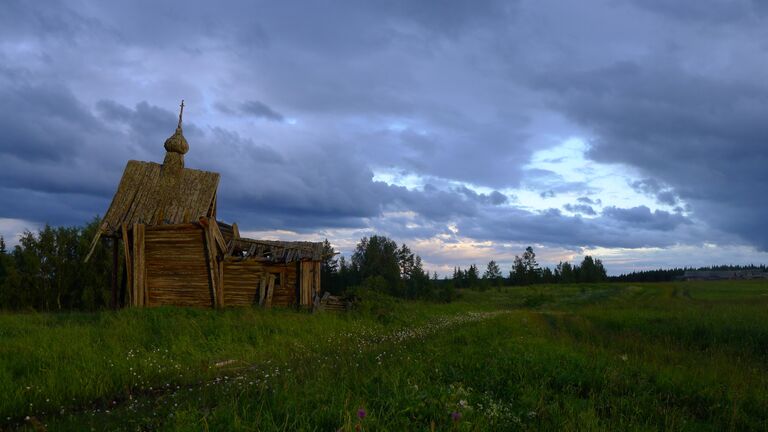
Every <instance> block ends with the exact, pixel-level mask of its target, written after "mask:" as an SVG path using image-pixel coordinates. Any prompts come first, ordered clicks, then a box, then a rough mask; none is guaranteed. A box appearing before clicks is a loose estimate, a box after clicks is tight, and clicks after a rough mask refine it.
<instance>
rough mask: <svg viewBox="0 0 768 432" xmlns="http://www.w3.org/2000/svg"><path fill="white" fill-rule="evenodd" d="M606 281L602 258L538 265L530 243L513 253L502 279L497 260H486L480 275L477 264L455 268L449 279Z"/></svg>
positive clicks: (497, 283)
mask: <svg viewBox="0 0 768 432" xmlns="http://www.w3.org/2000/svg"><path fill="white" fill-rule="evenodd" d="M606 280H608V276H607V273H606V271H605V267H604V266H603V263H602V261H600V260H599V259H596V258H593V257H591V256H589V255H587V256H585V257H584V259H583V260H582V261H581V264H571V263H569V262H562V261H561V262H560V263H558V264H557V265H556V266H555V267H554V269H550V268H549V267H541V266H539V264H538V262H537V261H536V253H535V252H534V251H533V248H532V247H531V246H528V247H527V248H525V251H523V253H522V255H515V258H514V260H513V262H512V270H510V271H509V275H508V276H507V277H506V278H505V277H504V276H503V275H502V272H501V270H500V268H499V265H498V264H497V263H496V261H494V260H491V261H489V262H488V265H487V266H486V269H485V271H484V272H483V274H482V275H481V274H480V272H479V270H478V268H477V266H476V265H474V264H472V265H470V266H469V268H467V269H466V270H462V269H461V267H456V268H454V270H453V276H452V278H451V281H452V282H453V284H454V285H455V286H456V287H457V288H478V289H485V288H490V287H501V286H502V285H518V286H519V285H532V284H537V283H581V282H604V281H606Z"/></svg>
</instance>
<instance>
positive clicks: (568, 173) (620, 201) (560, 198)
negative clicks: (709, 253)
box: [373, 138, 673, 217]
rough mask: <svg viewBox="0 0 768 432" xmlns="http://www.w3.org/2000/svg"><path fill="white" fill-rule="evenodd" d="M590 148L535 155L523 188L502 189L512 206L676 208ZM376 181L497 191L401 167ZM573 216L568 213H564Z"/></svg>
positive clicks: (379, 172)
mask: <svg viewBox="0 0 768 432" xmlns="http://www.w3.org/2000/svg"><path fill="white" fill-rule="evenodd" d="M588 150H589V144H587V143H586V142H585V141H584V140H582V139H579V138H570V139H567V140H565V141H564V142H562V143H561V144H559V145H557V146H555V147H552V148H548V149H545V150H540V151H537V152H535V153H534V154H533V155H532V157H531V160H530V161H529V162H528V164H526V165H525V166H524V168H523V169H524V171H523V173H524V177H523V179H522V182H521V184H520V186H519V187H515V188H506V189H503V190H500V192H502V193H504V194H505V195H507V196H508V197H509V198H510V204H509V205H513V206H515V207H520V208H524V209H526V210H530V211H541V210H547V209H550V208H558V209H561V210H564V209H563V207H564V206H566V205H569V204H571V205H573V204H578V203H579V202H578V199H579V198H583V197H586V198H589V199H591V200H592V201H594V202H595V203H599V204H591V205H592V207H593V209H594V210H595V212H596V214H595V215H588V214H582V216H583V217H590V216H596V215H597V214H599V213H600V209H601V208H602V207H607V206H616V207H620V208H629V207H637V206H643V205H644V206H646V207H648V208H650V209H651V211H654V210H657V209H660V210H666V211H672V210H673V208H672V207H670V206H668V205H665V204H661V203H658V202H657V201H656V200H655V199H654V198H653V197H651V196H648V195H646V194H643V193H640V192H637V191H635V190H634V189H633V188H632V187H631V183H632V182H634V181H638V180H640V178H641V176H640V175H639V173H637V171H636V170H634V169H633V168H631V167H627V166H624V165H618V164H603V163H599V162H595V161H592V160H590V159H588V158H586V157H585V154H586V152H587V151H588ZM373 172H374V177H373V179H374V180H375V181H381V182H384V183H387V184H389V185H396V186H401V187H405V188H408V189H410V190H418V189H423V188H424V186H425V185H427V184H429V185H431V186H434V187H436V188H438V189H450V188H453V187H460V186H464V187H467V188H468V189H471V190H473V191H475V192H477V193H484V194H488V193H491V192H493V189H491V188H488V187H483V186H477V185H474V184H471V183H464V182H460V181H456V180H450V179H442V178H436V177H431V176H421V175H419V174H416V173H413V172H409V171H406V170H402V169H397V168H382V167H377V168H374V170H373ZM564 211H565V212H566V213H569V212H568V210H564Z"/></svg>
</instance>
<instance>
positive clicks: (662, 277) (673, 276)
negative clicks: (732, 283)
mask: <svg viewBox="0 0 768 432" xmlns="http://www.w3.org/2000/svg"><path fill="white" fill-rule="evenodd" d="M741 270H754V271H760V272H768V268H766V266H765V265H764V264H761V265H755V264H749V265H716V266H709V267H682V268H670V269H656V270H640V271H633V272H630V273H624V274H621V275H619V276H611V277H610V278H608V279H609V280H610V281H611V282H671V281H674V280H678V279H680V278H682V276H683V275H684V274H685V272H687V271H741Z"/></svg>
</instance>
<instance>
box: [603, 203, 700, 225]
mask: <svg viewBox="0 0 768 432" xmlns="http://www.w3.org/2000/svg"><path fill="white" fill-rule="evenodd" d="M603 215H604V216H607V217H610V218H612V219H615V220H617V221H620V222H626V223H627V224H629V225H630V226H634V227H641V228H648V229H653V230H655V231H670V230H673V229H675V228H677V227H678V226H679V225H680V224H686V223H690V221H689V220H688V219H686V218H685V217H683V216H682V215H680V214H676V213H669V212H666V211H663V210H655V211H651V209H649V208H648V207H646V206H638V207H632V208H617V207H612V206H611V207H606V208H604V209H603Z"/></svg>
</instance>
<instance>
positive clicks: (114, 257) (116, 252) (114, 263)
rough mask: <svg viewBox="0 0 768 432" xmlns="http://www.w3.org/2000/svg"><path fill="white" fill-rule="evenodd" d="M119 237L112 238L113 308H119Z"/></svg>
mask: <svg viewBox="0 0 768 432" xmlns="http://www.w3.org/2000/svg"><path fill="white" fill-rule="evenodd" d="M117 241H118V240H117V239H116V238H113V239H112V309H117V270H118V268H117V267H118V264H119V263H118V259H117V258H118V255H119V254H120V252H119V249H118V248H117Z"/></svg>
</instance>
